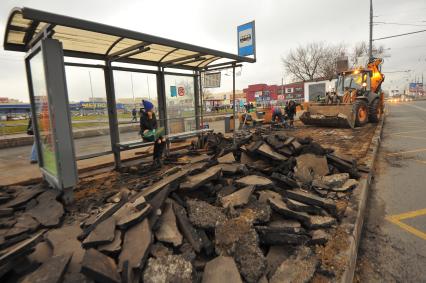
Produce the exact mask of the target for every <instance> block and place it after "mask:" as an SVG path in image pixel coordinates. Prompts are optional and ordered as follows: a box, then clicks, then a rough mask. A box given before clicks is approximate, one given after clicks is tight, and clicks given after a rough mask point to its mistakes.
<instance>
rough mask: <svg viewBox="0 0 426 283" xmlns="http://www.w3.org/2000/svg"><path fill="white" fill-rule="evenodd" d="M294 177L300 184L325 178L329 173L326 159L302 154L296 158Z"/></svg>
mask: <svg viewBox="0 0 426 283" xmlns="http://www.w3.org/2000/svg"><path fill="white" fill-rule="evenodd" d="M296 163H297V165H296V167H295V168H294V172H295V176H296V178H297V179H299V180H300V181H302V182H305V183H308V182H311V181H312V180H314V179H315V178H316V177H318V176H320V177H321V176H325V175H327V174H328V173H329V171H328V164H327V158H325V156H317V155H314V154H310V153H307V154H302V155H299V156H298V157H296Z"/></svg>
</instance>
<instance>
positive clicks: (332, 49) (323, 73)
mask: <svg viewBox="0 0 426 283" xmlns="http://www.w3.org/2000/svg"><path fill="white" fill-rule="evenodd" d="M346 53H347V51H346V45H345V44H343V43H341V44H337V45H330V46H327V48H326V52H325V54H324V59H323V60H321V64H320V69H319V74H318V75H319V77H323V78H330V79H331V78H333V77H334V76H336V70H337V68H336V64H337V61H338V60H339V59H341V58H344V57H346Z"/></svg>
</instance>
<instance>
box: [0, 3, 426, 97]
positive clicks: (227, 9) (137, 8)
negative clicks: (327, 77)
mask: <svg viewBox="0 0 426 283" xmlns="http://www.w3.org/2000/svg"><path fill="white" fill-rule="evenodd" d="M113 3H114V4H113ZM24 6H26V7H31V8H35V9H40V10H45V11H49V12H53V13H58V14H63V15H67V16H72V17H77V18H81V19H87V20H91V21H96V22H100V23H105V24H108V25H114V26H118V27H123V28H127V29H131V30H135V31H140V32H143V33H148V34H153V35H157V36H161V37H166V38H170V39H174V40H178V41H183V42H187V43H192V44H195V45H200V46H205V47H210V48H213V49H217V50H221V51H227V52H231V53H237V41H236V38H237V37H236V27H237V26H238V25H240V24H243V23H246V22H248V21H251V20H255V21H256V45H257V62H256V63H255V64H245V65H244V67H243V69H242V72H241V76H239V77H237V83H236V86H237V88H238V89H242V88H244V87H247V85H248V84H255V83H267V84H281V78H283V77H284V81H285V82H290V78H289V76H287V75H286V74H285V73H284V68H283V66H282V63H281V58H282V57H283V56H285V55H286V54H287V53H288V52H289V50H290V49H292V48H295V47H297V46H298V45H304V44H306V43H309V42H312V41H324V42H327V43H332V44H334V43H340V42H343V43H345V44H347V45H348V47H350V46H353V45H354V44H355V43H357V42H360V41H363V40H368V29H369V27H368V21H369V1H368V0H357V1H351V0H345V1H342V0H321V1H315V0H280V1H278V0H275V1H272V0H263V1H255V0H244V1H240V0H232V1H230V0H215V1H211V0H210V1H207V0H191V1H190V0H179V1H176V0H168V1H161V0H159V1H142V0H138V1H136V0H134V1H130V0H121V1H105V0H104V1H97V0H96V1H94V0H90V1H88V0H85V1H82V0H73V1H60V0H37V1H36V0H27V1H25V0H16V1H12V0H1V1H0V38H1V40H2V41H3V37H4V29H5V25H6V21H7V17H8V14H9V12H10V10H11V9H12V8H13V7H24ZM374 8H375V10H374V14H375V15H376V16H377V17H375V18H374V19H375V21H377V22H387V23H399V24H410V25H394V24H381V25H377V26H375V27H374V36H373V37H374V38H379V37H383V36H388V35H394V34H399V33H404V32H411V31H417V30H423V29H426V1H425V0H374ZM378 43H380V44H383V45H385V47H386V48H390V50H388V51H387V53H388V54H389V55H390V57H389V58H385V63H384V65H383V70H384V71H385V72H386V71H401V70H411V72H409V73H392V74H387V78H386V81H385V85H384V87H385V88H391V87H392V88H394V87H399V88H400V89H403V88H404V86H405V84H407V83H408V81H410V80H414V78H415V77H416V76H417V77H420V78H421V76H422V72H423V73H424V75H425V77H426V32H425V33H419V34H414V35H409V36H405V37H398V38H394V39H388V40H383V41H380V42H378ZM23 56H24V55H23V54H22V53H18V52H9V51H4V50H3V49H1V50H0V66H1V67H0V96H1V97H4V96H8V97H13V98H19V99H20V100H24V101H28V92H27V82H26V78H25V72H24V63H23ZM67 76H68V78H67V79H68V85H69V92H70V96H72V97H71V100H78V99H81V98H84V97H89V96H90V95H91V89H90V83H89V74H88V71H87V70H83V71H76V70H69V69H67ZM91 77H92V82H93V84H92V85H93V92H94V95H95V96H104V95H105V94H104V86H103V81H102V73H100V72H99V71H98V72H97V71H91ZM117 80H118V81H117V82H116V84H117V88H118V89H119V90H118V91H117V92H118V96H121V97H129V92H131V86H130V82H131V81H130V75H129V74H124V75H121V76H120V78H118V76H117ZM222 80H223V84H224V87H223V88H222V89H221V90H230V82H231V77H230V76H222ZM133 81H134V90H133V92H135V93H136V96H140V95H139V93H140V92H144V91H146V89H147V83H146V82H147V81H148V82H149V83H148V85H149V84H151V85H150V93H151V94H152V92H153V91H155V85H154V86H152V84H155V80H152V78H148V79H147V78H146V77H141V76H139V77H138V76H137V75H136V77H133ZM130 96H131V94H130Z"/></svg>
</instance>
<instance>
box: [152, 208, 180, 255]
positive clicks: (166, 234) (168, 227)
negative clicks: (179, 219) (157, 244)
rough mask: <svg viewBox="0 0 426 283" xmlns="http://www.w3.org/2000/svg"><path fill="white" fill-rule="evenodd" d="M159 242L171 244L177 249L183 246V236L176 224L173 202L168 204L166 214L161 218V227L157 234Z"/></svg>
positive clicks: (165, 209)
mask: <svg viewBox="0 0 426 283" xmlns="http://www.w3.org/2000/svg"><path fill="white" fill-rule="evenodd" d="M155 237H156V238H157V240H158V241H161V242H166V243H171V244H173V245H174V246H175V247H176V246H179V245H181V244H182V235H181V234H180V232H179V229H178V228H177V224H176V216H175V213H174V211H173V206H172V202H170V201H169V202H166V204H165V207H164V212H163V214H162V216H161V218H160V227H159V229H158V230H157V231H156V232H155Z"/></svg>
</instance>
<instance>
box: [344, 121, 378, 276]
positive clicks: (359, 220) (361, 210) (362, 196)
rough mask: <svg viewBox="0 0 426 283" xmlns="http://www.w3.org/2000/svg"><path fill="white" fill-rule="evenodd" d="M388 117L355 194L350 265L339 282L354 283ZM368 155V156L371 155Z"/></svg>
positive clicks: (376, 137) (375, 136)
mask: <svg viewBox="0 0 426 283" xmlns="http://www.w3.org/2000/svg"><path fill="white" fill-rule="evenodd" d="M385 119H386V115H383V118H382V120H381V122H380V124H379V126H378V127H377V128H376V130H375V132H374V136H373V138H372V140H371V144H370V147H369V149H368V151H369V153H371V158H370V159H369V160H368V161H367V162H366V163H367V164H366V165H367V167H368V168H370V172H369V173H368V175H367V176H363V177H361V180H360V183H359V188H358V190H356V191H357V192H358V194H354V196H355V197H356V198H357V199H356V200H355V202H354V205H355V207H357V212H356V218H355V223H353V224H352V225H354V226H353V231H352V234H351V235H350V240H349V241H350V243H349V249H348V251H347V257H348V258H349V263H348V266H347V268H346V269H345V271H344V272H343V274H342V277H341V278H340V280H339V282H342V283H352V282H353V278H354V275H355V269H356V261H357V257H358V248H359V244H360V241H361V234H362V227H363V224H364V218H365V211H366V206H367V200H368V195H369V190H370V186H371V181H372V178H373V175H374V165H375V163H376V159H377V155H378V151H379V147H380V143H381V139H382V133H383V125H384V123H385ZM369 153H367V155H368V154H369Z"/></svg>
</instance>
